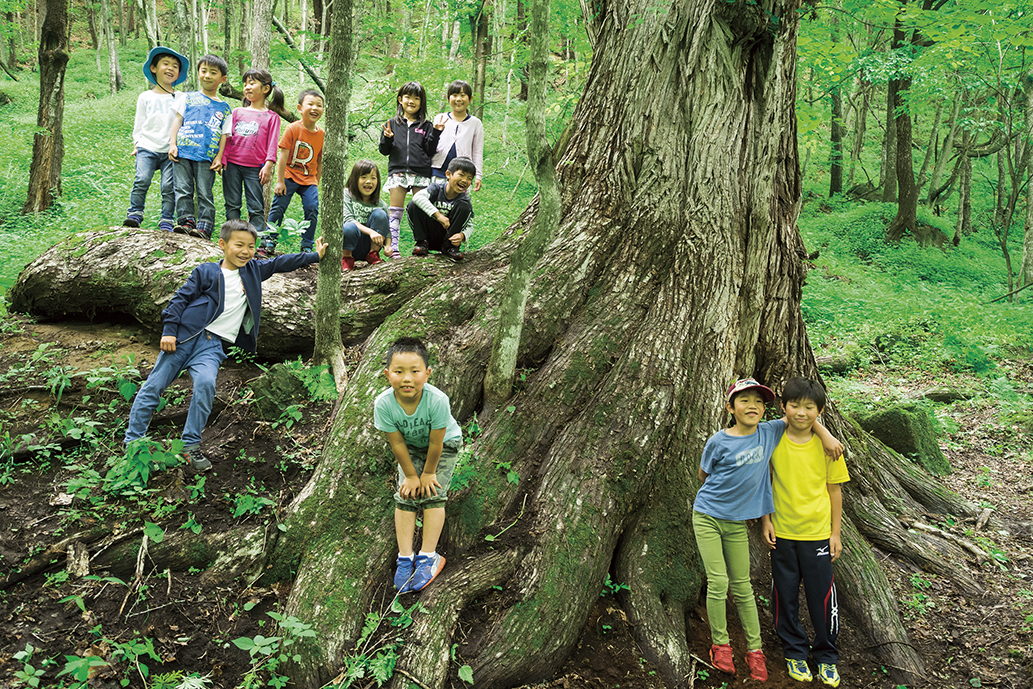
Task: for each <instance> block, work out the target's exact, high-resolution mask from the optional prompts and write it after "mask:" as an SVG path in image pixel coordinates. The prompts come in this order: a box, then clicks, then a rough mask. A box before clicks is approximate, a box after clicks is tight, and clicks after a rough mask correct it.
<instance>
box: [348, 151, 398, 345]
mask: <svg viewBox="0 0 1033 689" xmlns="http://www.w3.org/2000/svg"><path fill="white" fill-rule="evenodd" d="M374 171H375V172H376V173H377V188H376V189H374V190H373V201H374V202H376V200H377V199H378V198H380V168H378V167H377V164H376V163H374V162H373V161H372V160H366V159H363V160H359V161H356V163H355V164H354V165H352V171H351V174H350V175H348V182H347V183H346V184H345V186H346V187H347V188H348V193H349V194H351V197H352V198H353V199H355V200H356V201H362V202H365V201H366V196H365V195H364V194H363V193H362V191H361V190H360V189H359V177H362V176H363V175H368V174H369V173H371V172H374ZM388 361H390V359H389V360H388Z"/></svg>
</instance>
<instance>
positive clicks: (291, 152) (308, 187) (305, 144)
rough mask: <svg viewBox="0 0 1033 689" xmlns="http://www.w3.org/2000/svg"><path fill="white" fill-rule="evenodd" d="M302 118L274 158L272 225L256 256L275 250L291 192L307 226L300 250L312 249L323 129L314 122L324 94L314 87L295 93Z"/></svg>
mask: <svg viewBox="0 0 1033 689" xmlns="http://www.w3.org/2000/svg"><path fill="white" fill-rule="evenodd" d="M298 112H299V113H300V114H301V119H300V120H298V121H297V122H292V123H291V125H290V126H289V127H287V129H286V131H284V133H283V138H281V139H280V145H279V149H280V152H279V155H278V157H277V159H276V187H275V189H274V190H273V193H274V194H275V195H276V196H275V198H274V199H273V204H272V208H270V209H269V219H268V223H269V225H270V226H271V227H270V229H269V231H268V232H267V233H266V235H265V237H263V238H262V243H261V245H260V246H259V247H258V255H259V257H262V258H268V257H270V256H272V255H273V252H274V251H275V250H276V239H277V235H279V233H280V230H279V225H280V222H281V221H282V220H283V216H284V214H285V213H286V212H287V206H289V205H290V202H291V198H292V197H293V196H294V194H299V195H300V196H301V207H302V208H303V209H304V211H305V221H306V222H307V223H308V226H307V227H306V228H305V231H304V232H303V233H302V235H301V250H302V251H303V252H304V251H312V240H313V238H314V237H315V236H316V223H317V222H318V220H319V178H320V173H321V168H322V163H323V130H322V129H319V128H317V127H316V122H318V121H319V118H320V117H322V116H323V95H322V94H321V93H319V91H316V90H315V89H307V90H305V91H302V92H301V93H300V94H298Z"/></svg>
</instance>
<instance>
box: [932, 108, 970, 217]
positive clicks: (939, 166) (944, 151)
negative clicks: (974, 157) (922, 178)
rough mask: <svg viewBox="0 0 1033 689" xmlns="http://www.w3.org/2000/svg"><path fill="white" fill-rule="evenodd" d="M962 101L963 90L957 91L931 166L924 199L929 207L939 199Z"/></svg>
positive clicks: (952, 147) (951, 151)
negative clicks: (926, 193) (942, 138)
mask: <svg viewBox="0 0 1033 689" xmlns="http://www.w3.org/2000/svg"><path fill="white" fill-rule="evenodd" d="M964 100H965V91H964V89H958V91H957V92H955V94H954V107H953V109H952V110H951V114H950V120H949V121H948V122H947V136H946V137H944V140H943V147H942V148H941V149H940V152H939V153H938V154H937V156H936V164H935V165H933V172H932V176H930V178H929V195H928V196H927V197H926V204H927V205H929V206H930V207H934V206H935V205H936V203H937V201H938V200H939V198H940V191H939V189H940V180H942V179H943V171H944V170H946V169H947V161H949V160H950V159H951V154H952V153H953V151H954V137H955V136H956V135H957V133H958V117H959V116H960V115H961V106H962V103H963V102H964Z"/></svg>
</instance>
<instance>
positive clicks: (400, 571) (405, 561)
mask: <svg viewBox="0 0 1033 689" xmlns="http://www.w3.org/2000/svg"><path fill="white" fill-rule="evenodd" d="M412 573H413V558H411V557H402V556H400V555H399V556H398V567H397V568H396V569H395V588H396V589H398V595H402V594H403V593H409V592H410V591H412Z"/></svg>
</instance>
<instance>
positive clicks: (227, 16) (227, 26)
mask: <svg viewBox="0 0 1033 689" xmlns="http://www.w3.org/2000/svg"><path fill="white" fill-rule="evenodd" d="M233 8H234V4H233V3H227V4H225V5H223V7H222V59H223V60H226V64H227V65H229V63H230V53H231V52H232V51H233Z"/></svg>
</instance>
